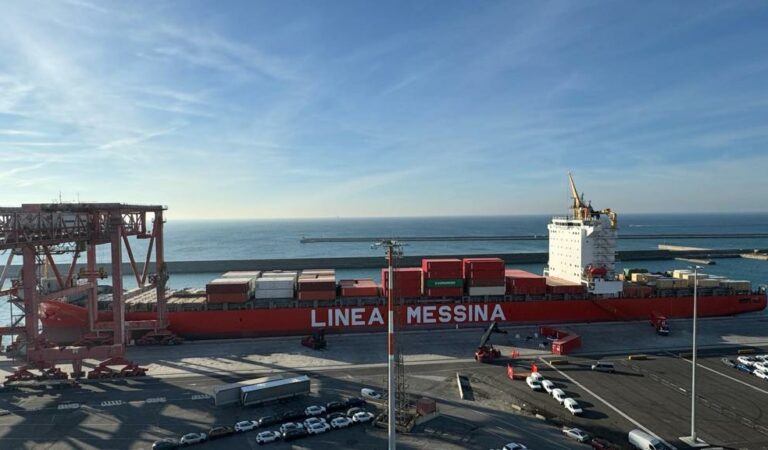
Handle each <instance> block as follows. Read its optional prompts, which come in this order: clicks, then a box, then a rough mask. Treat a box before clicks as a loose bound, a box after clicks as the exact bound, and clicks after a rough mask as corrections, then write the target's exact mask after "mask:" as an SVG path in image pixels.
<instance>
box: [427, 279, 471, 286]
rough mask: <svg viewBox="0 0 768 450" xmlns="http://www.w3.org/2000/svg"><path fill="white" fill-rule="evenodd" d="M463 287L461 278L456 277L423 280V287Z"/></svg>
mask: <svg viewBox="0 0 768 450" xmlns="http://www.w3.org/2000/svg"><path fill="white" fill-rule="evenodd" d="M463 287H464V280H462V279H461V278H457V279H452V280H449V279H427V280H424V289H430V288H459V289H461V288H463Z"/></svg>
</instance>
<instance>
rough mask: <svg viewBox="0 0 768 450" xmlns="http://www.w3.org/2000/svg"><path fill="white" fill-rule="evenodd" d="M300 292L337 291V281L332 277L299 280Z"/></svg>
mask: <svg viewBox="0 0 768 450" xmlns="http://www.w3.org/2000/svg"><path fill="white" fill-rule="evenodd" d="M298 289H299V291H335V290H336V279H334V278H330V277H319V278H299V285H298Z"/></svg>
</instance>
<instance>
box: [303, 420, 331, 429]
mask: <svg viewBox="0 0 768 450" xmlns="http://www.w3.org/2000/svg"><path fill="white" fill-rule="evenodd" d="M321 423H326V421H325V419H324V418H322V417H310V418H309V419H307V420H305V421H304V428H309V427H311V426H314V425H317V424H321Z"/></svg>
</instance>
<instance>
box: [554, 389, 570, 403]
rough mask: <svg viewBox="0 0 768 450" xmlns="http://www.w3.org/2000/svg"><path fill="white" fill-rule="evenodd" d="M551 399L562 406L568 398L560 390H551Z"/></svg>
mask: <svg viewBox="0 0 768 450" xmlns="http://www.w3.org/2000/svg"><path fill="white" fill-rule="evenodd" d="M552 398H554V399H555V400H557V403H560V404H561V405H562V404H563V401H564V400H565V399H566V398H568V396H567V395H565V391H563V390H562V389H552Z"/></svg>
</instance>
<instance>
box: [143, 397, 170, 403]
mask: <svg viewBox="0 0 768 450" xmlns="http://www.w3.org/2000/svg"><path fill="white" fill-rule="evenodd" d="M166 401H167V400H166V398H165V397H152V398H148V399H147V400H146V402H147V403H165V402H166Z"/></svg>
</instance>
